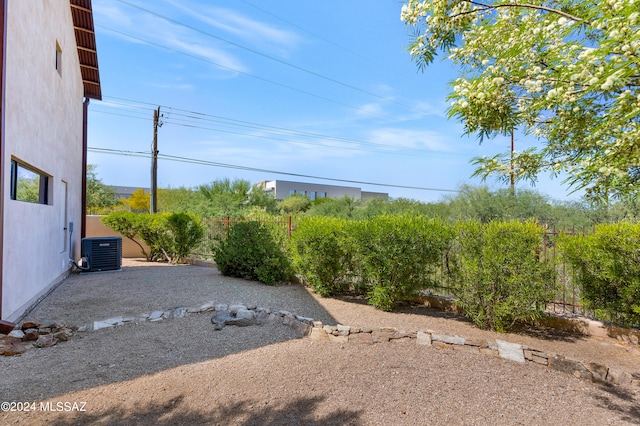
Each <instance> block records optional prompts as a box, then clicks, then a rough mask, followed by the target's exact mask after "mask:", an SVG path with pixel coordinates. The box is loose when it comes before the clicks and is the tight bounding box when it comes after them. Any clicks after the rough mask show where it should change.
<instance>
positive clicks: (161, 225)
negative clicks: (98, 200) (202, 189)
mask: <svg viewBox="0 0 640 426" xmlns="http://www.w3.org/2000/svg"><path fill="white" fill-rule="evenodd" d="M101 221H102V223H104V224H105V225H107V226H108V227H110V228H112V229H113V230H115V231H117V232H119V233H120V234H122V235H123V236H124V237H127V238H129V239H130V240H132V241H133V242H135V243H136V244H137V245H138V246H139V247H140V250H141V251H142V253H143V254H144V255H145V257H146V258H147V260H148V261H159V260H167V261H169V262H171V263H178V262H180V261H182V260H183V259H184V258H185V257H187V256H188V255H189V252H190V251H191V249H193V248H194V247H195V246H196V245H197V244H198V243H199V242H200V240H201V239H202V237H203V236H204V226H203V225H202V223H201V221H200V219H199V218H198V217H197V216H195V215H193V214H191V213H185V212H176V213H157V214H150V213H133V212H129V211H121V212H114V213H111V214H109V215H107V216H105V217H103V218H102V219H101ZM138 239H139V240H142V241H143V242H144V243H145V244H146V245H147V246H148V247H149V249H150V251H149V252H147V251H146V250H145V247H144V246H143V245H142V244H140V241H138Z"/></svg>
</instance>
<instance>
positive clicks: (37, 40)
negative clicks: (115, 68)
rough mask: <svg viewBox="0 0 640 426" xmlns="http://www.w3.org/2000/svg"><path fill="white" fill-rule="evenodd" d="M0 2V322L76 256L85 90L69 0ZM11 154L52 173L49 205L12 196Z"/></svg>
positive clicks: (49, 283)
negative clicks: (0, 176)
mask: <svg viewBox="0 0 640 426" xmlns="http://www.w3.org/2000/svg"><path fill="white" fill-rule="evenodd" d="M5 4H6V9H5V15H6V47H5V71H4V72H5V87H4V102H5V104H4V114H5V116H4V144H5V152H4V159H3V160H4V161H3V164H2V173H4V188H3V193H4V199H3V200H4V214H3V223H2V226H3V231H4V239H3V276H2V286H3V288H2V319H3V320H9V321H13V320H15V319H16V318H17V317H19V315H21V314H22V312H23V311H24V309H26V308H27V307H28V306H29V305H30V304H32V303H33V302H34V301H35V300H37V299H38V297H40V296H41V295H42V294H44V293H45V292H46V291H47V290H48V289H49V288H50V287H51V286H53V285H55V284H56V283H58V282H59V281H61V280H62V279H63V278H64V277H65V276H66V275H67V274H68V273H69V271H70V264H69V261H68V260H69V258H70V257H73V258H76V259H77V258H79V250H80V244H79V240H80V230H81V220H82V205H81V204H82V185H83V179H82V174H83V100H84V90H83V80H82V75H81V70H80V64H79V56H78V52H77V45H76V38H75V33H74V23H73V18H72V14H71V9H70V2H69V0H36V1H31V0H29V1H24V0H9V1H7V2H6V3H5ZM56 51H59V53H58V58H59V59H60V60H59V61H56ZM12 159H13V160H17V161H19V162H21V163H23V164H26V165H28V166H29V167H31V168H34V169H36V170H38V171H40V172H41V173H42V174H46V175H47V176H49V178H48V180H49V202H48V204H47V205H44V204H36V203H30V202H24V201H16V200H12V199H10V182H11V179H10V178H9V170H10V169H11V160H12ZM69 222H73V224H74V226H73V227H74V230H73V235H72V237H73V239H72V241H71V243H70V236H71V235H70V232H69V226H68V224H69Z"/></svg>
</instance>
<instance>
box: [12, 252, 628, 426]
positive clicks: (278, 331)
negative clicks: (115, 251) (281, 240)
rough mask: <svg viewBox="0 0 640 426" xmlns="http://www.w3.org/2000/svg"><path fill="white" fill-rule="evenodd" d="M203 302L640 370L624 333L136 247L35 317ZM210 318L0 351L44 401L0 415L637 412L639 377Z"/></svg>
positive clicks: (66, 317)
mask: <svg viewBox="0 0 640 426" xmlns="http://www.w3.org/2000/svg"><path fill="white" fill-rule="evenodd" d="M208 301H214V302H216V303H227V304H233V303H240V304H247V305H249V304H255V305H257V306H264V307H267V308H272V309H276V310H280V309H281V310H286V311H289V312H294V313H296V314H298V315H301V316H305V317H312V318H314V319H316V320H319V321H322V322H323V323H324V324H345V325H351V326H361V327H383V326H388V327H397V328H399V329H404V330H422V331H427V330H432V331H436V332H438V333H446V334H450V335H458V336H463V337H466V338H486V339H495V338H496V337H498V338H500V339H502V340H507V341H509V342H514V343H520V344H525V345H530V346H534V347H536V348H540V349H543V350H545V351H549V352H555V353H560V354H563V355H565V356H566V357H567V358H572V359H575V360H579V361H583V362H602V363H604V364H606V365H609V366H613V367H616V368H620V369H621V370H624V371H627V372H630V373H632V374H634V375H635V377H637V378H640V354H639V353H638V350H637V348H633V347H629V346H625V345H622V344H619V343H618V342H616V341H614V340H609V339H594V338H584V337H579V336H570V335H560V334H557V335H555V334H552V335H549V336H540V335H538V336H535V337H534V336H533V335H515V334H507V335H505V334H501V335H497V334H496V333H491V332H485V331H482V330H478V329H476V328H475V327H473V326H472V325H470V324H469V323H468V322H466V321H464V320H463V319H460V318H457V317H455V316H452V315H450V314H446V313H443V312H440V311H436V310H432V309H427V308H423V307H415V308H407V309H405V310H404V311H402V312H397V313H385V312H381V311H378V310H375V309H374V308H372V307H370V306H368V305H366V304H364V303H363V301H361V300H348V299H343V300H339V299H323V298H319V297H317V296H315V295H313V294H312V293H311V292H309V291H308V290H307V289H305V288H303V287H301V286H297V285H289V286H275V287H268V286H265V285H262V284H259V283H254V282H250V281H244V280H238V279H233V278H228V277H223V276H222V275H220V274H219V273H218V272H217V270H215V269H214V268H206V267H197V266H168V265H163V264H148V263H145V262H141V261H135V260H127V259H125V261H124V268H123V270H122V272H110V273H98V274H82V275H77V274H74V275H72V276H71V277H69V278H68V279H67V280H65V281H64V282H63V283H62V284H61V285H60V286H59V287H58V288H56V289H55V290H54V291H53V292H52V293H51V294H49V295H48V296H47V297H46V298H45V299H44V300H43V301H42V302H41V303H40V304H39V305H38V306H37V307H36V308H35V309H34V310H33V311H32V312H31V313H30V314H29V315H28V316H27V318H26V319H29V320H33V321H43V320H51V321H55V322H59V323H64V324H67V325H77V326H80V325H84V324H89V323H91V322H93V321H98V320H103V319H106V318H110V317H114V316H120V315H122V316H138V315H140V314H142V313H149V312H151V311H154V310H164V309H168V308H171V307H178V306H197V305H199V304H202V303H204V302H208ZM210 318H211V315H210V314H193V315H188V316H186V317H185V318H179V319H170V320H162V321H159V322H144V323H131V324H125V325H122V326H118V327H114V328H108V329H103V330H97V331H93V332H88V333H78V334H77V335H75V336H74V337H73V338H72V339H71V340H70V341H68V342H62V343H59V344H58V345H56V346H54V347H51V348H43V349H31V350H29V351H27V352H26V353H25V354H23V355H21V356H15V357H0V369H1V370H2V380H1V381H0V397H1V398H0V401H15V402H18V401H20V402H29V403H31V402H35V405H29V407H28V408H29V409H31V408H34V407H35V408H36V412H5V413H0V424H25V425H37V424H54V425H55V424H58V425H66V424H114V425H115V424H150V425H151V424H154V425H155V424H167V425H168V424H224V425H226V424H243V425H254V424H255V425H279V424H311V425H313V424H318V425H320V424H322V425H327V424H354V425H373V424H381V425H398V424H407V425H416V424H442V423H445V422H446V423H447V424H465V425H472V424H508V425H511V424H541V425H542V424H545V425H546V424H564V425H572V424H580V425H589V424H593V425H596V424H597V425H604V424H616V425H617V424H638V423H640V408H639V407H640V392H639V391H638V389H637V388H625V387H612V386H607V385H601V384H595V383H591V382H587V381H584V380H580V379H577V378H575V377H573V376H571V375H568V374H565V373H561V372H558V371H554V370H549V369H547V368H545V367H542V366H535V365H530V364H519V363H516V362H512V361H508V360H504V359H501V358H495V357H491V356H486V355H481V354H478V353H470V352H460V351H453V350H446V349H437V348H435V347H424V346H418V345H416V344H415V341H414V342H413V343H410V342H404V341H395V342H394V341H391V342H388V343H376V344H373V345H362V344H354V343H347V344H339V343H331V342H317V341H312V340H310V339H308V338H298V337H297V336H296V334H295V332H294V331H293V330H292V329H291V328H290V327H286V326H283V325H280V324H267V325H262V326H250V327H234V326H227V327H225V328H224V329H222V330H220V331H215V330H214V328H213V326H212V324H211V322H210ZM41 403H42V404H41ZM74 403H75V405H74ZM56 409H59V410H60V411H55V410H56ZM80 409H82V410H83V411H79V410H80Z"/></svg>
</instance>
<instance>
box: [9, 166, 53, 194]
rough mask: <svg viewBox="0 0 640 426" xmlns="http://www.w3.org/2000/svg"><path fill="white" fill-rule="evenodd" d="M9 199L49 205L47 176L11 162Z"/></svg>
mask: <svg viewBox="0 0 640 426" xmlns="http://www.w3.org/2000/svg"><path fill="white" fill-rule="evenodd" d="M11 199H12V200H16V201H26V202H29V203H36V204H49V176H47V175H46V174H44V173H42V172H39V171H37V170H35V169H34V168H31V167H29V166H27V165H24V164H22V163H19V162H18V161H16V160H11Z"/></svg>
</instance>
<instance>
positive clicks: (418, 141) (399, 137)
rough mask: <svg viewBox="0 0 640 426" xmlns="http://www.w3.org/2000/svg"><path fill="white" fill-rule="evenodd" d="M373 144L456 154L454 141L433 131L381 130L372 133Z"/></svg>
mask: <svg viewBox="0 0 640 426" xmlns="http://www.w3.org/2000/svg"><path fill="white" fill-rule="evenodd" d="M369 140H370V141H371V142H374V143H377V144H384V145H392V146H396V147H398V148H399V149H401V148H410V149H427V150H430V151H436V152H446V153H450V152H454V149H452V147H451V143H453V141H451V140H450V138H449V137H447V135H444V134H442V133H439V132H435V131H432V130H410V129H397V128H380V129H375V130H373V131H372V132H371V135H370V137H369Z"/></svg>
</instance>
